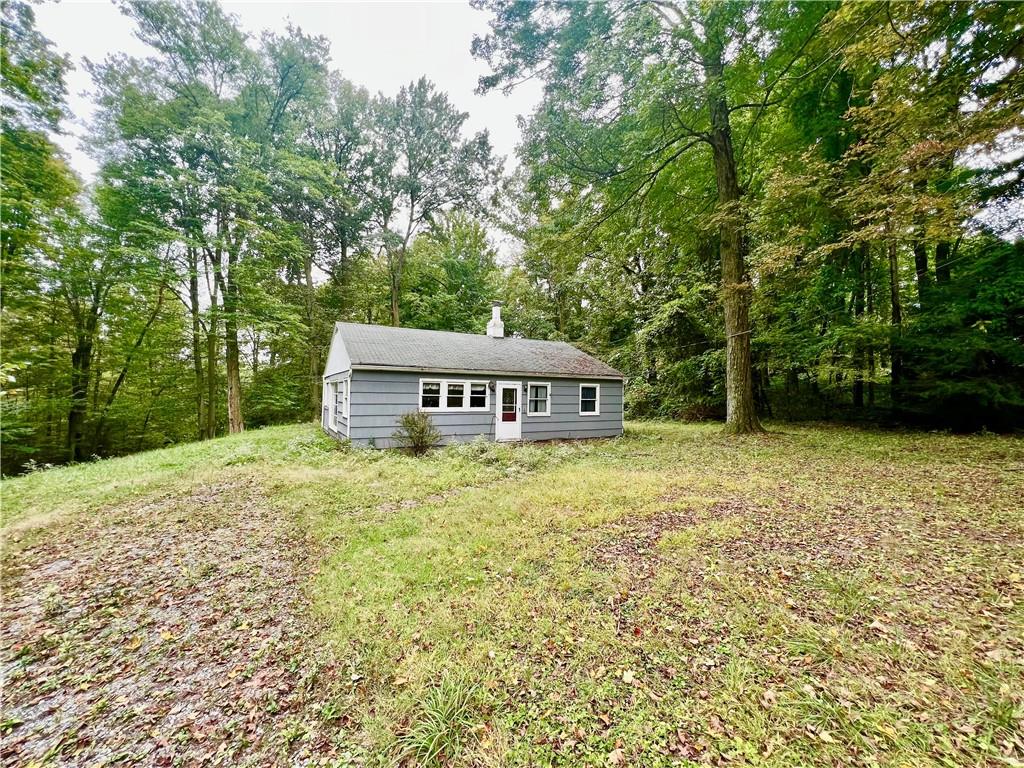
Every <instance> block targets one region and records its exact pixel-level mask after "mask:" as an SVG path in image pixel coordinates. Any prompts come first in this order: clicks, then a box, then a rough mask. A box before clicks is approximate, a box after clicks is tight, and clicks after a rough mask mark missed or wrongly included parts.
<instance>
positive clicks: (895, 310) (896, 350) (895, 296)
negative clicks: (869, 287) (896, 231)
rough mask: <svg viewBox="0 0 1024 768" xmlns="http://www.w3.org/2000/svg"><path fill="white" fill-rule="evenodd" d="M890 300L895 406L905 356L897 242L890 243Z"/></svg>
mask: <svg viewBox="0 0 1024 768" xmlns="http://www.w3.org/2000/svg"><path fill="white" fill-rule="evenodd" d="M889 300H890V302H891V306H892V312H891V315H890V317H891V320H892V335H891V336H890V341H889V362H890V365H891V366H892V377H891V379H890V382H891V390H892V401H893V404H895V403H897V402H898V401H899V399H900V387H901V385H902V384H903V354H902V352H901V350H900V335H901V334H902V332H903V309H902V307H901V306H900V275H899V260H898V259H897V252H896V241H895V240H891V239H890V241H889Z"/></svg>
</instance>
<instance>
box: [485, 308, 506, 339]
mask: <svg viewBox="0 0 1024 768" xmlns="http://www.w3.org/2000/svg"><path fill="white" fill-rule="evenodd" d="M487 335H488V336H490V337H491V338H492V339H503V338H505V324H504V323H503V322H501V302H500V301H492V302H491V322H489V323H488V324H487Z"/></svg>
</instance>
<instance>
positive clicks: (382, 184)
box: [368, 78, 498, 325]
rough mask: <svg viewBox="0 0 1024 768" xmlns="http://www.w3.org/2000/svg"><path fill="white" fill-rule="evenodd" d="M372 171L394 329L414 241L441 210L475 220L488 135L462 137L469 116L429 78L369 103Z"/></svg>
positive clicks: (487, 162) (487, 175)
mask: <svg viewBox="0 0 1024 768" xmlns="http://www.w3.org/2000/svg"><path fill="white" fill-rule="evenodd" d="M374 112H375V117H374V128H375V134H374V151H373V158H374V163H373V168H372V171H371V173H370V178H369V183H368V191H369V195H370V198H371V199H372V201H373V202H372V205H373V222H374V226H375V228H376V236H377V240H378V243H379V251H380V253H381V254H382V255H383V257H384V260H385V264H386V268H387V275H388V282H389V287H390V294H391V323H392V324H393V325H399V324H400V322H401V312H400V300H401V295H402V288H403V278H404V276H405V266H406V257H407V256H408V252H409V246H410V245H411V243H412V241H413V239H414V238H415V236H416V235H417V233H419V232H420V231H422V229H423V228H424V227H425V226H429V225H430V223H431V222H432V221H433V220H434V219H435V218H436V217H438V216H440V215H441V214H442V213H444V212H445V211H449V210H452V209H453V208H458V209H459V210H461V211H463V212H466V213H469V214H474V213H478V212H480V211H481V210H482V207H483V205H484V200H483V196H484V194H485V193H486V191H487V190H488V189H489V188H490V187H491V186H493V184H494V182H495V181H496V178H497V173H498V167H497V165H496V164H495V161H494V159H493V158H492V157H491V145H490V141H489V140H488V137H487V133H486V131H484V132H481V133H477V134H476V135H474V136H473V137H472V138H470V139H468V140H463V139H462V136H461V132H462V125H463V123H465V121H466V118H467V117H468V115H467V114H466V113H465V112H459V111H458V110H457V109H455V107H454V106H453V105H452V103H451V102H450V101H449V99H448V96H447V95H446V94H444V93H439V92H437V90H436V89H435V88H434V85H433V84H432V83H430V82H429V81H428V80H427V79H426V78H420V79H419V80H418V81H416V82H414V83H411V84H410V85H408V86H405V87H403V88H402V89H401V90H400V91H399V92H398V95H397V96H396V97H395V98H394V99H389V98H379V99H377V100H376V101H375V103H374Z"/></svg>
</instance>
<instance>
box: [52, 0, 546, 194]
mask: <svg viewBox="0 0 1024 768" xmlns="http://www.w3.org/2000/svg"><path fill="white" fill-rule="evenodd" d="M223 5H224V7H225V8H226V9H227V11H228V12H230V13H233V14H235V15H236V16H238V18H239V20H240V21H241V25H242V27H243V29H244V30H246V31H247V32H250V33H252V34H253V35H257V34H258V33H259V32H261V31H263V30H274V31H284V28H285V25H286V23H287V22H288V21H289V20H290V21H291V22H292V23H293V24H295V25H297V26H299V27H301V28H302V29H303V30H304V31H305V32H308V33H315V34H319V35H324V36H326V37H327V39H328V40H329V41H330V44H331V56H332V62H331V65H332V67H333V68H335V69H339V70H341V72H342V74H343V75H344V76H345V77H347V78H348V79H349V80H351V81H352V82H354V83H357V84H359V85H362V86H365V87H366V88H368V89H369V90H370V92H371V93H376V92H378V91H383V92H384V93H388V94H393V93H395V92H396V91H397V90H398V89H399V87H400V86H402V85H405V84H407V83H409V82H410V81H412V80H415V79H417V78H418V77H420V76H421V75H426V76H427V77H428V78H430V79H431V80H433V81H434V82H435V83H436V84H437V85H438V87H439V88H440V89H441V90H444V91H447V92H448V95H449V96H450V98H451V99H452V101H453V102H454V103H455V104H456V105H457V106H458V107H459V109H461V110H463V111H464V112H468V113H469V119H468V121H467V126H466V127H467V129H468V131H469V132H475V131H478V130H481V129H484V128H486V129H487V130H488V131H490V135H491V142H492V143H493V145H494V147H495V150H496V151H497V153H498V154H500V155H504V156H506V157H507V158H508V163H507V164H506V168H509V167H511V165H512V164H513V163H514V157H513V152H514V149H515V146H516V143H517V141H518V140H519V128H518V126H517V123H516V117H517V115H526V114H529V113H530V112H531V111H532V110H533V107H534V105H535V104H536V103H537V101H538V100H539V98H540V86H539V85H538V84H536V83H526V84H524V85H522V86H520V87H519V88H517V89H516V90H515V91H514V92H513V93H512V94H511V95H510V96H505V95H503V94H501V93H498V92H494V93H490V94H488V95H486V96H478V95H477V94H476V93H474V89H475V88H476V83H477V78H478V77H479V76H480V75H481V74H483V73H484V72H485V71H486V68H485V65H483V64H482V63H481V62H479V61H476V60H475V59H474V58H473V57H472V56H471V55H470V52H469V47H470V44H471V42H472V40H473V35H474V34H482V33H485V32H486V31H487V18H488V16H487V14H486V13H484V12H482V11H475V10H473V9H472V8H470V7H469V4H468V2H439V1H435V2H340V1H339V0H330V1H327V0H322V1H321V2H314V1H313V0H306V1H305V2H287V3H285V2H256V1H250V2H223ZM36 19H37V22H38V27H39V31H40V32H42V33H43V34H44V35H46V36H47V37H48V38H50V39H51V40H52V41H53V42H54V45H55V46H56V48H57V50H58V51H59V52H61V53H63V54H67V55H69V56H70V57H71V60H72V62H73V63H74V65H75V70H74V71H72V72H70V73H69V74H68V78H67V84H68V103H69V106H70V108H71V112H72V114H74V116H75V120H74V122H73V123H70V124H68V125H66V126H65V127H66V129H67V131H68V135H66V136H63V137H61V138H59V142H60V144H61V146H62V147H63V148H64V150H65V151H66V152H67V153H68V156H69V157H70V159H71V165H72V167H73V168H74V169H75V170H76V171H77V172H78V173H79V174H80V175H81V176H82V177H83V178H85V179H86V180H91V179H92V177H93V175H94V174H95V172H96V163H95V162H94V161H93V160H92V159H91V158H90V157H89V156H88V155H87V154H86V153H85V152H84V151H83V150H82V148H81V147H80V146H79V137H80V136H82V135H83V134H84V133H85V130H86V125H87V123H88V120H89V119H90V117H91V115H92V113H93V103H92V99H91V97H90V91H91V90H92V82H91V79H90V77H89V74H88V73H87V72H86V71H85V69H84V68H83V67H82V66H81V62H82V59H83V58H87V59H90V60H92V61H102V60H103V59H105V58H106V57H107V56H108V55H109V54H112V53H126V54H129V55H131V56H140V57H141V56H146V55H147V52H148V51H147V48H146V46H144V45H143V44H142V43H140V42H139V41H138V40H137V39H136V38H135V36H134V24H133V23H132V22H131V21H130V20H129V19H127V18H126V17H125V16H123V15H122V14H121V12H120V11H118V9H117V8H116V7H115V6H114V5H112V4H111V3H109V2H106V1H105V0H102V1H97V0H63V2H60V3H54V2H46V3H44V4H42V5H39V6H36Z"/></svg>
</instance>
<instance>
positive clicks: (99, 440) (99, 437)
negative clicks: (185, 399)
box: [92, 285, 164, 453]
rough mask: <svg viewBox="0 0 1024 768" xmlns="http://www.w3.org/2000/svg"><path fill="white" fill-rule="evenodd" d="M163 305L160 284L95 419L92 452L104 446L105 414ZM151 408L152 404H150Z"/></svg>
mask: <svg viewBox="0 0 1024 768" xmlns="http://www.w3.org/2000/svg"><path fill="white" fill-rule="evenodd" d="M163 305H164V286H163V285H161V286H160V290H159V292H158V293H157V297H156V306H155V307H153V312H152V314H151V315H150V316H149V319H148V320H146V324H145V325H144V326H143V327H142V330H141V331H140V332H139V337H138V338H137V339H136V340H135V344H133V345H132V348H131V351H129V352H128V356H127V357H126V358H125V361H124V365H122V366H121V371H120V373H118V375H117V379H116V380H115V381H114V386H113V387H111V388H110V394H108V395H107V401H106V402H105V403H104V404H103V409H102V410H101V411H100V414H99V417H98V418H97V419H96V431H95V433H94V437H93V449H92V450H93V453H99V452H100V451H101V450H102V449H103V448H104V443H105V442H106V434H105V432H106V426H107V414H109V413H110V408H111V406H113V404H114V400H115V399H117V393H118V392H119V391H120V390H121V385H123V384H124V381H125V379H126V378H128V371H129V369H130V368H131V365H132V360H133V359H134V358H135V353H136V352H138V351H139V349H140V348H141V347H142V342H143V341H145V340H146V334H147V333H149V329H150V328H152V327H153V323H155V322H156V319H157V317H159V316H160V310H161V309H162V308H163ZM150 408H152V405H151V406H150Z"/></svg>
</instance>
